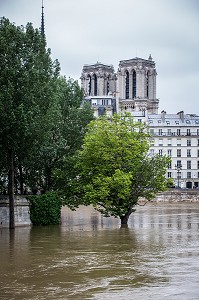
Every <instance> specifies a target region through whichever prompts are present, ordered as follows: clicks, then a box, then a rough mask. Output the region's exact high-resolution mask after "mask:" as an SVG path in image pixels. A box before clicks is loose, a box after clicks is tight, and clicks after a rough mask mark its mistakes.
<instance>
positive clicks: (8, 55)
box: [0, 18, 93, 193]
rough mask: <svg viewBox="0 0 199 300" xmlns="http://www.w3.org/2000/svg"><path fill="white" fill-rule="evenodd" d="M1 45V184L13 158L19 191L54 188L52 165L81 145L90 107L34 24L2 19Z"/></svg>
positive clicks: (54, 165) (55, 164)
mask: <svg viewBox="0 0 199 300" xmlns="http://www.w3.org/2000/svg"><path fill="white" fill-rule="evenodd" d="M0 44H1V47H0V70H1V73H0V115H1V118H0V170H1V174H0V181H1V179H3V180H4V179H7V180H6V181H5V180H4V181H3V180H2V183H0V186H2V187H1V188H2V189H3V188H4V186H5V185H6V184H7V182H8V172H9V169H10V165H11V160H13V163H14V178H15V187H16V189H19V190H20V191H21V193H23V190H24V187H25V186H27V187H30V188H31V189H33V188H35V187H38V186H39V187H41V188H43V189H44V190H52V189H53V187H54V183H53V172H54V170H55V169H57V168H61V167H62V161H63V157H67V156H71V155H73V154H74V152H75V151H76V150H77V149H79V148H80V147H81V144H82V139H83V136H84V133H85V128H86V125H87V124H88V123H89V122H90V120H91V119H93V115H92V111H91V109H90V107H88V106H86V105H85V106H83V107H81V102H82V98H83V94H82V90H81V88H80V87H79V85H78V82H77V81H74V80H72V79H69V80H66V79H65V78H64V77H60V76H59V71H60V66H59V63H58V61H57V60H55V61H54V62H53V61H52V59H51V57H50V54H51V53H50V49H47V48H46V41H45V36H44V35H42V34H41V33H40V31H39V30H37V29H34V28H33V26H32V24H30V23H28V24H27V26H26V27H22V26H20V27H19V26H15V24H12V23H11V22H10V21H9V20H8V19H5V18H2V19H1V21H0ZM11 156H12V157H11ZM6 189H7V186H6Z"/></svg>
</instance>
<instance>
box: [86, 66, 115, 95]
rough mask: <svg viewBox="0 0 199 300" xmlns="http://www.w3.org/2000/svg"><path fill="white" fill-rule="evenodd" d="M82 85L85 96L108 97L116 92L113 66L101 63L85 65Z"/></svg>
mask: <svg viewBox="0 0 199 300" xmlns="http://www.w3.org/2000/svg"><path fill="white" fill-rule="evenodd" d="M81 85H82V89H83V90H84V94H85V96H106V95H109V94H113V93H115V91H116V74H115V72H114V68H113V66H112V65H104V64H101V63H99V62H97V63H96V64H93V65H84V66H83V70H82V75H81Z"/></svg>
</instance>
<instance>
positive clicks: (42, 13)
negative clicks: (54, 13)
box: [41, 0, 45, 35]
mask: <svg viewBox="0 0 199 300" xmlns="http://www.w3.org/2000/svg"><path fill="white" fill-rule="evenodd" d="M41 33H42V34H43V35H44V34H45V32H44V3H43V0H42V7H41Z"/></svg>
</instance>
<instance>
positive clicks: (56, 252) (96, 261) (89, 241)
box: [0, 203, 199, 300]
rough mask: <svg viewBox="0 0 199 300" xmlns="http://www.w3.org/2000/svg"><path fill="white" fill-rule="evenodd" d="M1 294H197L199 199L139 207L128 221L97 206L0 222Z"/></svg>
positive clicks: (192, 298) (182, 298) (176, 298)
mask: <svg viewBox="0 0 199 300" xmlns="http://www.w3.org/2000/svg"><path fill="white" fill-rule="evenodd" d="M0 299H3V300H8V299H9V300H12V299H13V300H22V299H23V300H26V299H28V300H47V299H48V300H55V299H56V300H57V299H61V300H64V299H77V300H79V299H96V300H97V299H102V300H104V299H116V300H117V299H119V300H123V299H125V300H128V299H135V300H141V299H142V300H148V299H153V300H162V299H167V300H198V299H199V203H198V204H194V203H189V204H181V203H179V204H157V205H154V204H151V205H149V206H147V205H146V206H144V207H138V208H137V211H136V212H135V213H134V214H133V215H132V216H131V218H130V220H129V227H128V228H120V222H119V220H118V219H115V218H103V217H101V215H100V214H99V213H97V212H96V211H94V210H93V209H92V208H91V207H84V208H83V207H82V208H80V209H79V210H78V211H76V212H71V211H69V210H68V209H63V215H62V225H61V226H50V227H20V228H16V229H15V231H11V233H10V232H9V230H8V229H5V228H4V229H3V228H1V229H0Z"/></svg>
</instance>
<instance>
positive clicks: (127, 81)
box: [125, 70, 129, 99]
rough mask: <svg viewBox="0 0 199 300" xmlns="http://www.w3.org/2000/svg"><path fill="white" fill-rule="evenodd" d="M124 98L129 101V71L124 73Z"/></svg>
mask: <svg viewBox="0 0 199 300" xmlns="http://www.w3.org/2000/svg"><path fill="white" fill-rule="evenodd" d="M125 98H126V99H129V71H128V70H126V72H125Z"/></svg>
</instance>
